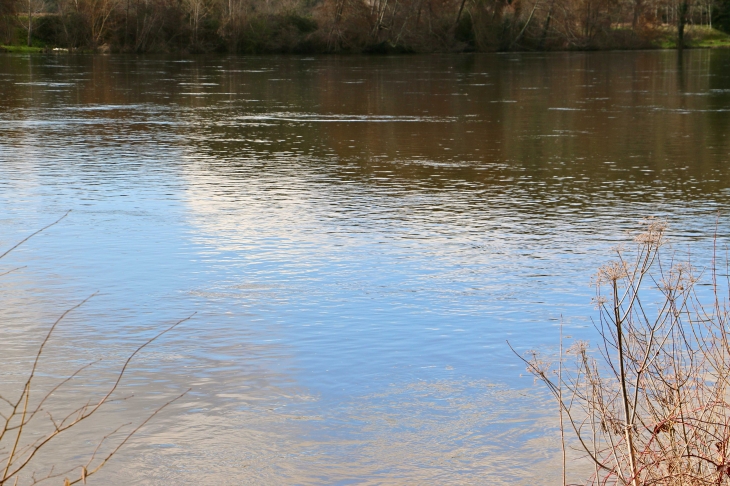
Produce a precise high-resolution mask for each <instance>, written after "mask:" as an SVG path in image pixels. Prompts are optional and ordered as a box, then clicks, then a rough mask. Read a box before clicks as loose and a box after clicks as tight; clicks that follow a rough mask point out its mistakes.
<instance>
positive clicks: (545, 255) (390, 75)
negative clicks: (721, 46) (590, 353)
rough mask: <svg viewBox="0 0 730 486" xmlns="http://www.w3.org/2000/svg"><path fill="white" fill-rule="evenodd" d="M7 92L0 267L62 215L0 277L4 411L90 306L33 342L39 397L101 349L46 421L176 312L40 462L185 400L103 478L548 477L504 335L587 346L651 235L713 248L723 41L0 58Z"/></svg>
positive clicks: (725, 79) (541, 422) (522, 378)
mask: <svg viewBox="0 0 730 486" xmlns="http://www.w3.org/2000/svg"><path fill="white" fill-rule="evenodd" d="M0 87H1V88H2V89H0V227H1V228H2V231H1V232H0V249H2V251H4V250H5V249H7V248H9V247H11V246H12V245H13V244H15V243H16V242H18V241H20V240H21V239H22V238H24V237H25V236H27V235H28V234H30V233H32V232H33V231H35V230H37V229H39V228H41V227H43V226H45V225H46V224H48V223H51V222H53V221H54V220H56V219H57V218H58V217H60V216H61V215H63V214H64V213H65V212H66V211H68V210H71V213H70V214H69V215H68V216H67V217H66V218H65V219H64V220H63V221H61V222H60V223H59V224H57V225H55V226H53V227H51V228H49V229H47V230H46V231H44V232H43V233H41V234H39V235H37V236H35V237H34V238H33V239H31V240H29V241H28V242H27V243H25V244H24V245H23V246H21V247H19V248H18V249H17V250H15V251H14V252H12V253H10V254H9V255H8V256H7V257H5V258H3V259H2V261H0V264H1V265H0V272H2V271H6V270H11V269H13V268H16V267H23V268H20V269H19V270H16V271H14V272H13V273H10V274H8V275H5V276H3V277H1V278H0V288H1V292H2V293H1V294H0V301H1V305H0V343H2V351H1V353H2V354H1V355H0V356H1V358H0V359H1V360H2V361H1V365H2V368H1V369H0V394H3V395H4V396H5V395H12V393H13V392H17V391H18V387H19V386H21V384H22V379H23V377H24V376H25V375H24V373H26V372H27V370H28V369H29V366H30V364H31V362H32V358H33V356H34V352H35V350H36V349H37V346H38V344H39V342H40V340H41V339H42V335H43V332H44V330H47V329H48V327H49V326H50V325H51V324H52V323H53V321H54V319H55V318H56V317H58V316H59V315H60V314H61V313H62V312H63V311H64V310H66V309H68V308H70V307H71V306H73V305H75V304H77V303H78V302H79V301H81V300H83V299H84V298H86V297H88V296H89V295H91V294H92V293H94V292H97V291H98V292H99V293H98V295H96V296H95V297H94V298H92V299H91V300H90V301H89V302H88V303H86V304H85V305H83V306H82V307H81V308H79V309H78V310H76V311H74V312H72V313H71V314H69V316H68V317H67V318H66V319H65V320H64V321H63V322H62V323H61V325H60V326H59V328H58V330H57V331H56V334H54V337H53V338H52V339H51V342H50V344H49V346H48V348H47V349H46V350H44V355H43V360H42V361H41V367H40V368H39V370H40V371H39V373H40V375H39V376H40V377H39V386H48V384H49V383H51V382H52V381H53V380H54V379H59V378H61V377H63V376H66V375H67V374H69V373H71V372H73V370H74V369H75V368H76V367H78V366H80V365H82V364H84V363H86V362H89V361H92V360H95V359H102V361H100V362H99V363H97V364H95V365H94V366H93V367H92V368H90V369H89V370H87V371H85V372H84V373H83V374H82V376H81V377H79V378H78V379H74V380H72V382H71V383H70V384H69V385H68V386H66V387H64V389H62V390H59V391H58V392H57V393H56V394H55V395H54V398H55V402H53V403H54V405H53V406H54V407H58V408H59V409H64V408H67V409H68V408H69V407H72V404H74V403H83V402H85V401H86V400H87V397H89V396H95V397H98V396H100V395H99V394H100V393H102V390H103V389H104V387H105V386H108V383H109V381H108V380H109V379H110V378H111V377H112V376H113V373H114V371H115V370H117V369H118V368H119V367H120V366H121V363H122V362H123V360H124V358H125V357H126V356H127V355H128V354H129V353H130V352H131V351H132V350H133V349H134V347H135V346H136V345H139V344H140V343H141V342H143V341H144V340H145V339H147V338H149V337H151V336H152V335H154V333H155V332H156V331H157V330H160V329H163V328H164V326H165V325H169V324H170V323H173V322H175V321H176V320H179V319H182V318H185V317H187V316H189V315H191V314H193V313H195V315H194V316H193V317H192V319H190V320H189V321H186V322H185V323H183V324H181V325H180V326H179V327H178V328H176V329H175V330H174V331H172V332H170V333H169V334H167V335H166V336H164V337H162V338H160V339H159V340H158V341H156V342H155V343H153V344H152V345H150V346H149V347H147V348H145V350H143V351H142V352H141V353H140V354H139V355H138V356H137V357H136V358H135V360H134V361H133V362H132V364H131V366H130V368H129V370H128V372H127V375H125V379H124V380H123V382H122V385H121V386H120V390H119V394H118V396H119V397H120V398H122V397H129V396H130V395H134V396H132V397H130V398H128V399H126V400H122V401H117V402H114V403H112V404H110V406H109V407H108V408H106V409H103V410H102V412H101V413H100V414H99V415H98V416H97V417H96V420H95V421H91V422H90V423H89V426H87V427H86V429H84V430H83V431H79V432H78V433H76V434H73V435H72V434H69V435H68V439H67V440H65V441H64V440H61V439H59V440H58V441H57V443H56V445H55V446H53V447H49V449H48V451H47V453H46V454H43V455H41V456H39V458H38V460H37V462H36V463H35V465H34V467H35V468H37V469H38V470H39V471H41V472H43V471H47V470H48V469H47V468H48V467H49V465H50V464H54V463H61V464H63V465H73V464H76V463H79V464H81V463H83V462H85V459H86V458H88V456H89V455H90V453H91V451H93V448H94V447H95V444H96V442H95V441H97V440H98V439H99V438H100V437H102V436H103V435H105V434H107V433H109V432H111V431H113V430H114V429H115V428H116V427H117V426H119V425H121V424H123V423H126V422H132V423H139V422H140V421H141V420H144V418H145V417H146V416H147V415H148V414H149V413H151V412H152V411H154V410H155V408H156V407H159V406H160V405H162V404H163V403H165V402H166V401H167V400H169V399H171V398H173V397H175V396H176V395H178V394H180V393H182V392H183V391H185V390H187V389H188V388H190V389H191V390H190V392H188V394H187V395H185V396H184V397H183V398H182V399H180V400H178V401H177V402H175V403H174V404H172V405H170V406H169V407H167V408H166V409H164V410H163V411H162V412H161V413H160V414H158V415H157V416H156V417H155V418H154V419H153V420H152V421H151V422H150V423H149V424H147V426H145V427H144V428H143V429H141V431H140V432H139V433H138V434H137V435H136V436H135V437H134V438H133V439H131V441H130V442H129V444H128V445H127V446H126V447H125V448H124V449H122V450H121V452H119V453H118V454H117V456H116V457H114V458H113V459H112V461H111V462H110V463H109V464H108V465H107V466H106V467H105V468H104V470H102V472H100V473H98V475H97V476H96V479H95V480H93V481H92V482H93V483H95V484H216V485H217V484H406V483H408V484H414V483H431V484H538V483H539V484H542V483H546V484H548V483H556V484H557V481H559V477H560V466H559V464H560V459H559V454H560V447H559V438H558V435H557V432H556V428H555V423H556V415H557V414H556V407H555V405H554V404H553V403H552V402H551V401H550V400H549V399H548V398H547V397H546V394H545V393H544V391H543V390H542V388H541V387H540V386H538V385H534V384H533V382H532V379H531V378H529V377H527V376H526V374H525V371H524V367H523V366H522V365H521V363H520V362H519V360H518V359H517V358H516V357H515V356H514V355H513V354H512V352H511V351H510V349H509V347H508V346H507V343H506V341H507V340H509V341H510V343H512V345H513V346H515V348H516V349H517V350H518V351H519V352H523V351H525V350H527V349H531V348H536V349H541V350H544V351H545V352H547V353H550V352H554V350H555V349H556V346H557V343H558V342H559V332H560V324H559V323H560V322H561V316H562V322H563V333H564V335H565V336H566V339H567V340H572V339H577V338H582V339H594V338H595V335H594V331H593V328H592V325H591V320H590V319H591V317H594V316H595V310H594V309H593V308H592V307H591V305H590V298H591V296H592V295H593V289H592V288H591V286H590V281H591V275H592V273H593V272H594V270H595V268H596V267H597V266H598V265H599V264H600V263H601V262H603V261H605V260H607V259H609V258H610V257H611V248H612V247H614V246H615V245H617V244H618V243H620V242H624V241H630V238H628V237H627V235H626V231H628V230H632V229H634V228H636V225H637V222H638V221H639V220H641V219H642V218H643V217H645V216H652V215H654V216H659V217H663V218H666V219H668V220H669V221H670V225H671V229H670V236H671V238H672V241H673V242H674V245H675V248H676V249H677V250H681V251H685V250H686V249H687V247H688V246H689V245H691V246H692V248H693V250H692V251H693V255H695V258H697V259H698V260H702V259H703V258H707V255H708V254H709V253H708V251H707V250H708V249H709V248H711V245H712V235H713V233H714V231H715V227H716V222H717V226H718V230H719V235H720V241H722V239H723V238H724V237H725V235H727V233H728V224H727V219H726V214H727V206H728V203H729V202H730V170H729V169H728V164H729V163H730V136H729V135H728V134H729V133H730V51H721V50H714V51H710V50H703V51H688V52H686V53H685V54H684V55H683V57H678V56H677V54H676V53H675V52H668V51H666V52H665V51H656V52H607V53H555V54H530V53H523V54H503V55H497V54H494V55H491V54H490V55H486V54H485V55H442V56H405V57H356V56H353V57H336V56H331V57H215V56H212V57H194V58H170V57H121V56H119V57H117V56H66V55H59V56H52V55H51V56H22V55H2V56H0ZM718 215H719V216H718ZM117 437H121V436H114V437H112V439H115V438H117ZM74 441H77V442H74ZM117 441H118V439H117ZM110 442H113V440H110ZM74 474H77V473H76V472H74ZM92 479H93V478H92Z"/></svg>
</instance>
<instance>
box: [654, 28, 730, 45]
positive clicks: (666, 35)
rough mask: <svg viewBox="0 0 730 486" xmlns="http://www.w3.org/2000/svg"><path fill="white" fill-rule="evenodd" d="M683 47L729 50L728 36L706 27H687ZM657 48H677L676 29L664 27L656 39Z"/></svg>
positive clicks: (729, 39)
mask: <svg viewBox="0 0 730 486" xmlns="http://www.w3.org/2000/svg"><path fill="white" fill-rule="evenodd" d="M684 32H685V34H684V41H685V47H689V48H716V47H726V48H730V35H728V34H726V33H724V32H720V31H719V30H716V29H711V28H709V27H707V26H702V27H700V26H696V25H688V26H686V27H685V31H684ZM657 47H659V48H661V49H676V48H677V29H676V27H664V28H662V29H661V34H660V36H659V37H658V39H657Z"/></svg>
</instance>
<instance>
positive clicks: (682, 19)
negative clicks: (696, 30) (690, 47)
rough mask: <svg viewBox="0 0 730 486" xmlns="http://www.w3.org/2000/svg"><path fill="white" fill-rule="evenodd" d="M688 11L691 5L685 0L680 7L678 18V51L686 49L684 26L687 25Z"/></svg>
mask: <svg viewBox="0 0 730 486" xmlns="http://www.w3.org/2000/svg"><path fill="white" fill-rule="evenodd" d="M687 10H689V4H688V3H687V0H684V1H683V2H682V3H681V4H680V5H679V15H678V16H677V49H679V50H680V51H681V50H682V49H684V25H685V24H686V23H687Z"/></svg>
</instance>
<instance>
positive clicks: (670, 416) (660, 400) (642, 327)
mask: <svg viewBox="0 0 730 486" xmlns="http://www.w3.org/2000/svg"><path fill="white" fill-rule="evenodd" d="M666 229H667V224H666V222H664V221H661V220H657V219H648V220H646V221H644V222H643V231H642V232H641V233H640V234H638V235H637V236H636V237H635V238H634V244H635V247H634V248H633V249H631V250H626V249H624V248H618V249H617V250H616V259H615V260H614V261H612V262H610V263H608V264H606V265H604V266H602V267H600V268H599V269H598V272H597V274H596V276H595V278H594V285H595V287H596V297H595V304H596V307H597V310H598V313H599V317H598V318H597V319H596V320H595V322H594V324H595V327H596V329H597V331H598V335H599V337H598V342H597V346H596V347H597V350H596V351H594V350H592V349H591V348H590V347H589V345H588V343H586V342H582V341H578V342H575V343H573V344H572V345H571V346H570V347H568V349H567V350H566V351H565V352H563V346H562V332H561V346H560V356H559V358H558V359H556V360H554V362H553V363H549V362H548V360H547V359H546V358H544V357H542V356H540V355H539V354H537V353H534V352H531V353H529V354H527V355H525V356H520V357H521V359H523V361H524V362H525V363H526V364H527V370H528V371H529V372H530V373H532V375H533V376H535V377H536V378H537V379H538V380H540V381H542V382H543V383H544V384H545V385H547V387H548V390H549V391H550V392H551V393H552V394H553V395H554V396H555V398H556V399H557V402H558V405H559V408H560V415H561V434H563V437H565V435H564V434H565V433H566V432H569V431H572V433H571V434H570V435H572V436H573V438H574V443H575V446H576V447H577V449H578V450H579V451H580V452H581V453H582V454H583V455H584V456H585V457H587V458H588V460H589V461H590V463H591V464H592V469H593V473H592V475H591V477H589V478H587V479H588V484H601V485H603V484H617V485H631V486H639V485H662V486H664V485H666V486H674V485H676V486H679V485H683V486H687V485H689V486H695V485H696V486H700V485H708V486H709V485H715V486H717V485H723V484H730V447H729V446H730V396H729V395H728V392H729V391H730V335H729V333H730V327H729V325H730V322H729V318H730V307H729V303H728V300H729V299H728V289H729V288H730V285H728V282H727V275H725V285H723V286H722V288H721V286H720V284H719V283H718V265H717V260H716V255H715V253H716V252H713V258H712V263H711V265H709V268H706V269H704V271H700V270H699V269H697V268H695V267H694V266H693V265H692V262H691V259H690V257H689V256H687V257H686V258H682V259H681V260H680V259H678V257H677V253H676V252H673V251H671V250H670V249H669V247H668V246H666V245H665V243H666V242H665V232H666ZM716 247H717V235H715V248H716ZM727 273H728V272H727V271H726V272H725V274H727ZM703 275H704V277H705V278H706V279H707V280H708V281H709V282H708V283H709V285H708V286H703V287H700V286H699V285H698V282H699V281H700V277H702V276H703ZM563 419H565V420H563ZM563 444H565V442H563ZM563 457H565V445H563ZM563 464H565V461H564V462H563ZM563 477H564V478H565V473H564V475H563Z"/></svg>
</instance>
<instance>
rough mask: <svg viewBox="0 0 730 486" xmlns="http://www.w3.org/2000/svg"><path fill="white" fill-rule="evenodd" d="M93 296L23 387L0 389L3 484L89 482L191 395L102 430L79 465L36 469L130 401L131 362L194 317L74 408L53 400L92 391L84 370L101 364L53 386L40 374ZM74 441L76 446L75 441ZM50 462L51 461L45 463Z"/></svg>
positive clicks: (39, 352) (38, 353)
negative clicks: (126, 391)
mask: <svg viewBox="0 0 730 486" xmlns="http://www.w3.org/2000/svg"><path fill="white" fill-rule="evenodd" d="M67 215H68V213H66V215H64V216H62V217H61V218H60V219H58V220H57V221H55V222H54V223H51V224H50V225H48V226H46V227H44V228H42V229H40V230H38V231H36V232H35V233H33V234H32V235H30V236H28V237H27V238H25V239H24V240H22V241H21V242H19V243H18V244H16V245H15V246H13V247H12V248H10V249H9V250H7V251H5V252H4V253H2V254H0V260H2V259H3V258H4V257H6V256H7V255H8V254H9V253H10V252H12V251H13V250H15V249H16V248H18V247H19V246H20V245H22V244H23V243H25V242H26V241H28V240H29V239H30V238H31V237H33V236H35V235H37V234H38V233H40V232H42V231H44V230H46V229H48V228H50V227H51V226H53V225H55V224H57V223H58V222H59V221H61V220H62V219H63V218H65V217H66V216H67ZM21 268H22V267H21ZM21 268H15V269H11V270H8V271H5V272H3V273H0V276H4V275H7V274H9V273H11V272H14V271H17V270H20V269H21ZM94 295H95V294H94ZM94 295H91V296H90V297H87V298H86V299H84V300H83V301H81V302H80V303H78V304H76V305H74V306H73V307H70V308H68V309H67V310H66V311H65V312H63V313H62V314H61V315H60V316H59V317H58V318H57V319H56V320H55V322H54V323H53V324H52V325H51V326H50V328H49V329H48V331H47V332H46V334H45V337H44V339H43V340H42V341H41V343H40V345H39V347H38V348H37V351H36V353H35V358H34V359H33V364H32V366H31V367H30V369H29V371H28V373H27V378H26V379H25V380H24V381H23V382H22V383H21V384H20V385H21V386H20V388H19V389H14V387H13V386H12V385H11V384H9V383H3V384H2V385H3V386H2V387H0V486H3V485H11V484H12V485H14V486H17V485H18V484H30V485H34V484H38V483H44V482H47V481H51V482H53V481H52V480H56V481H57V482H60V481H63V484H64V485H65V486H66V485H68V486H70V485H72V484H77V483H82V482H83V483H84V484H86V479H87V478H88V477H90V476H92V475H94V474H96V473H97V472H99V471H100V470H101V469H102V468H103V467H104V466H105V465H106V464H107V463H108V462H109V460H110V459H111V458H112V457H114V455H115V454H117V452H119V450H120V449H121V448H122V447H123V446H124V445H125V444H127V443H128V441H129V439H130V438H131V437H132V436H133V435H134V434H136V433H137V432H138V431H139V430H140V429H141V428H142V427H143V426H144V425H145V424H147V422H149V421H150V420H151V419H152V418H153V417H154V416H155V415H157V414H158V413H159V412H160V411H161V410H162V409H164V408H165V407H167V406H168V405H170V404H171V403H173V402H175V401H176V400H178V399H179V398H181V397H182V396H183V395H185V394H186V393H187V391H186V392H184V393H183V394H181V395H178V396H177V397H174V398H172V399H171V400H169V401H167V402H166V403H164V404H162V405H160V406H158V407H157V408H155V409H154V410H153V411H152V412H151V413H149V414H148V415H147V417H146V418H144V419H143V420H142V421H141V422H140V423H138V424H136V425H132V424H130V423H126V424H119V425H116V426H114V425H111V426H110V427H111V428H109V430H104V431H103V432H102V431H100V433H99V434H98V435H99V436H98V437H96V438H95V440H96V446H95V448H94V449H93V450H92V451H90V452H89V454H88V457H85V458H84V457H83V452H81V453H77V454H76V458H75V459H74V460H75V461H78V462H77V463H73V462H72V461H69V462H65V463H63V464H52V465H51V466H50V467H40V468H37V467H36V464H37V461H38V460H39V459H40V460H41V461H42V460H43V455H44V454H43V453H44V452H46V451H48V450H49V449H51V448H52V447H53V446H54V445H56V444H57V443H63V442H64V441H65V442H66V443H69V442H70V441H69V434H70V433H71V432H74V431H75V432H78V431H79V429H80V428H81V427H83V426H84V424H86V423H87V422H89V419H90V418H91V417H93V416H94V415H95V414H96V413H97V412H99V411H100V410H101V409H102V408H104V407H105V406H108V405H109V404H111V403H112V402H119V401H124V400H127V399H129V398H131V395H127V396H124V395H120V385H121V382H122V378H123V377H124V375H125V372H126V371H127V368H128V367H129V365H130V363H131V361H132V359H133V358H134V357H135V356H136V355H137V354H138V353H139V352H140V351H142V350H143V349H144V348H145V347H147V346H148V345H149V344H151V343H152V342H154V341H155V340H157V339H158V338H160V337H161V336H162V335H164V334H166V333H167V332H169V331H171V330H172V329H174V328H175V327H177V326H178V325H180V324H182V323H183V322H185V321H187V320H188V319H190V317H188V318H186V319H182V320H180V321H178V322H176V323H174V324H173V325H171V326H169V327H167V328H166V329H164V330H162V331H161V332H159V333H157V334H156V335H155V336H154V337H152V338H150V339H147V340H146V341H145V342H143V343H142V344H141V345H139V346H137V347H136V349H134V350H133V351H132V352H131V353H130V354H129V355H128V356H127V358H126V360H125V361H124V363H123V364H122V365H121V367H120V368H119V370H118V371H117V372H116V373H115V374H114V375H113V376H112V377H111V380H110V382H109V383H108V386H107V388H106V390H102V391H101V393H99V394H98V396H94V395H93V394H89V393H88V392H86V393H84V395H83V396H82V397H81V399H80V404H78V405H70V404H68V403H63V402H62V401H60V400H54V398H55V395H57V394H58V393H59V391H62V390H65V389H67V388H71V387H74V389H75V390H83V389H84V388H85V387H88V383H86V382H85V378H86V380H87V381H88V380H89V377H88V376H86V375H85V372H88V371H89V368H90V367H92V366H93V365H94V364H95V363H97V362H98V361H95V362H91V363H88V364H86V365H84V366H81V367H80V368H78V369H77V370H76V371H75V372H73V373H71V374H69V375H68V376H66V377H64V378H61V379H58V381H57V382H56V383H51V384H49V382H48V380H47V378H48V376H47V371H43V372H42V371H41V369H42V361H43V360H42V358H43V351H44V349H45V348H46V346H47V345H48V344H49V341H50V340H51V338H52V336H53V332H54V331H55V330H56V328H57V327H58V325H59V324H60V323H61V322H62V321H63V320H64V318H65V317H66V316H68V315H69V314H70V313H71V312H73V311H74V310H76V309H78V308H79V307H81V306H82V305H84V304H85V303H86V302H88V300H89V299H91V298H92V297H93V296H94ZM41 374H43V375H45V378H46V380H44V383H43V384H38V380H39V377H40V375H41ZM89 395H91V396H89ZM104 428H106V427H104ZM102 430H103V429H102ZM102 434H105V435H102ZM71 443H72V444H73V442H71ZM76 445H80V444H76ZM46 462H48V461H47V460H46Z"/></svg>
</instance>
